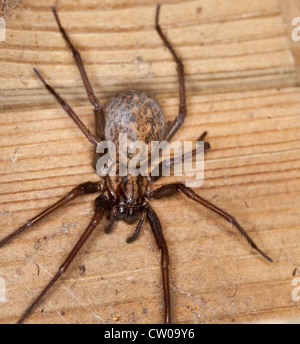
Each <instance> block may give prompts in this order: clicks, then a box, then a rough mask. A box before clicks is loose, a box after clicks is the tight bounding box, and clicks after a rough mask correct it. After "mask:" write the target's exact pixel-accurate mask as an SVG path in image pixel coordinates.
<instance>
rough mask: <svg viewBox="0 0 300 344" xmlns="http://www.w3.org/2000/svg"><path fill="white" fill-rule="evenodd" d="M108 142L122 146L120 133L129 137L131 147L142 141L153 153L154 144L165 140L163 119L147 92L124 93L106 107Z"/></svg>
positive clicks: (158, 107)
mask: <svg viewBox="0 0 300 344" xmlns="http://www.w3.org/2000/svg"><path fill="white" fill-rule="evenodd" d="M104 112H105V139H106V140H108V141H112V142H114V143H115V144H116V145H117V147H119V134H120V133H125V134H127V140H128V144H130V142H133V141H143V142H145V143H146V144H147V145H148V151H149V152H150V150H151V141H161V140H162V139H163V137H164V123H165V122H164V116H163V113H162V111H161V108H160V106H159V104H158V103H157V101H156V100H154V99H153V98H152V97H150V96H148V95H147V94H145V93H144V92H140V91H135V90H130V91H122V92H119V93H117V94H116V95H114V96H113V97H111V98H110V99H109V100H108V102H107V103H106V106H105V110H104Z"/></svg>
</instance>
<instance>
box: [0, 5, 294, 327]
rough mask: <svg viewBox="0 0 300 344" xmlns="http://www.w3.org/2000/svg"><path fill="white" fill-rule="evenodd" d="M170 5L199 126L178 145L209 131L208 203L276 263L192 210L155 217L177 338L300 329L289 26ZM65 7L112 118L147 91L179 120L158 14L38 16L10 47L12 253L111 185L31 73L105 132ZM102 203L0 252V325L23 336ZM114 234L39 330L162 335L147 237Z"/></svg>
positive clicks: (4, 120) (255, 13) (157, 275)
mask: <svg viewBox="0 0 300 344" xmlns="http://www.w3.org/2000/svg"><path fill="white" fill-rule="evenodd" d="M161 3H162V9H161V23H162V27H163V29H164V31H165V32H166V33H167V35H168V37H169V39H170V41H171V42H172V44H173V45H174V47H175V48H176V51H178V53H179V55H180V56H181V57H182V59H183V61H184V64H185V68H186V80H187V91H188V99H187V106H188V115H187V119H186V122H185V123H184V126H183V127H182V129H181V130H180V131H179V132H178V134H177V135H176V139H179V140H184V139H188V140H190V139H192V140H195V139H197V137H198V136H199V135H200V134H201V133H202V132H203V130H208V132H209V136H208V139H209V142H210V144H211V146H212V149H211V151H210V152H209V153H208V154H207V155H206V167H205V168H206V170H205V181H204V184H203V186H202V187H201V188H199V189H196V191H197V192H199V194H201V195H202V196H203V197H205V198H207V199H208V200H210V201H212V202H214V203H215V204H216V205H217V206H219V207H221V208H223V209H224V210H226V211H228V212H229V213H231V214H233V215H234V216H235V217H236V218H237V220H238V221H239V222H240V223H241V224H242V225H243V226H244V227H245V228H246V230H247V231H248V233H249V234H250V235H251V236H252V237H253V238H254V239H255V241H256V242H257V243H258V244H259V246H260V247H261V248H262V249H263V250H265V251H266V253H268V254H269V255H270V256H271V257H272V258H274V260H275V262H274V264H272V265H271V264H268V263H267V262H265V261H264V260H263V259H262V258H260V257H259V256H258V255H257V254H256V253H255V252H253V251H252V250H251V248H250V247H249V246H248V245H247V243H246V242H245V240H244V239H243V238H241V237H240V235H239V234H238V233H236V231H235V230H234V228H232V227H231V226H230V225H229V224H227V223H225V222H224V221H223V220H222V219H220V218H218V217H217V216H215V215H214V214H211V213H210V212H209V211H206V210H205V209H203V208H201V207H200V206H199V205H197V204H194V203H192V202H191V201H188V200H186V199H185V198H184V196H178V197H174V198H171V199H169V200H162V201H155V202H153V203H152V204H153V207H154V208H155V210H156V211H157V213H158V214H159V216H160V219H161V222H162V226H163V229H164V234H165V237H166V240H167V242H168V245H169V250H170V257H171V266H170V269H171V292H172V315H173V319H174V322H176V323H232V322H236V323H249V322H271V321H280V322H294V321H299V318H300V309H299V305H300V304H299V302H294V301H293V300H292V297H291V294H292V291H293V289H294V288H295V287H294V286H292V280H293V278H295V277H299V275H300V245H299V244H300V239H299V238H300V228H299V210H300V204H299V203H300V202H299V200H300V198H299V191H300V179H299V167H300V161H299V151H300V131H299V118H300V88H299V87H298V86H299V80H298V75H297V68H296V60H297V56H296V55H294V54H293V52H292V49H291V45H290V42H289V40H290V35H289V34H288V33H287V27H286V26H285V25H286V24H285V23H286V15H285V14H284V13H285V12H284V10H283V9H282V7H281V4H280V2H279V1H276V0H267V1H266V0H264V1H262V0H259V1H258V0H252V1H250V0H249V1H245V0H238V1H237V0H227V1H221V0H202V1H200V0H199V1H182V0H166V1H161ZM54 4H56V5H57V8H58V11H59V14H60V17H61V20H62V22H63V24H64V26H65V27H66V29H67V30H68V32H69V33H70V35H71V36H72V38H73V41H74V42H75V43H76V46H77V47H78V48H79V50H80V51H81V53H82V56H83V58H84V61H85V64H86V68H87V72H88V74H89V76H90V78H91V82H92V84H93V86H94V88H95V90H96V92H97V95H98V96H99V97H100V99H101V101H102V103H103V104H104V103H105V102H106V100H107V99H108V97H109V96H111V95H113V94H114V92H116V91H119V90H123V89H128V88H132V87H135V88H137V89H145V90H146V91H148V92H150V94H152V95H154V96H155V97H156V99H157V100H158V101H159V103H160V104H161V107H162V109H163V112H164V114H165V118H166V120H167V121H168V120H171V119H173V118H174V116H175V115H176V114H177V111H178V103H179V99H178V81H177V74H176V68H175V64H174V62H173V61H172V58H171V56H170V54H169V53H168V51H167V50H166V48H165V47H164V46H163V45H162V43H161V41H160V40H159V37H158V35H157V34H156V32H155V30H154V13H155V2H154V1H151V0H142V1H137V0H122V1H115V0H113V1H101V3H100V2H99V1H96V0H89V1H82V0H81V1H76V3H75V2H74V1H71V0H61V1H59V2H54V1H50V2H47V4H45V3H42V2H40V1H37V0H25V1H24V2H23V5H22V7H18V8H16V9H15V10H14V12H13V13H12V16H11V17H10V19H8V20H7V39H6V42H5V43H1V46H0V59H1V70H0V109H1V115H0V150H1V153H0V185H1V187H0V218H1V238H3V237H5V236H6V235H8V234H9V233H11V232H12V231H13V230H14V229H16V228H17V227H18V226H20V225H22V224H23V223H24V222H26V220H27V219H28V218H30V217H32V216H34V215H35V214H37V213H38V212H39V211H41V210H42V209H44V208H45V207H47V206H48V205H50V204H52V203H54V202H55V201H57V200H58V199H59V198H60V197H61V196H63V195H64V194H65V193H66V192H67V191H69V190H70V189H71V188H72V187H74V186H75V185H77V184H79V183H82V182H85V181H88V180H97V175H96V174H95V173H94V172H93V169H92V165H91V161H92V155H93V147H91V146H90V144H89V143H88V142H87V141H86V139H85V138H84V137H83V135H82V134H81V132H80V131H79V130H78V129H77V128H76V127H75V126H74V124H73V122H72V121H71V120H70V119H69V118H68V117H67V116H66V114H65V113H64V112H63V110H61V109H60V108H59V106H58V105H57V103H56V102H55V100H54V99H53V97H51V95H49V94H48V93H47V92H46V91H45V90H44V89H43V87H42V86H41V84H40V82H39V81H38V80H37V78H36V77H35V76H34V73H33V71H32V68H33V67H37V68H39V70H40V71H41V72H42V73H43V75H44V76H45V78H46V79H47V80H48V81H49V82H50V83H51V84H52V85H53V86H54V87H55V88H56V89H57V90H58V91H59V92H60V93H61V94H62V95H63V96H64V98H65V99H66V100H67V101H68V102H69V103H70V104H72V106H73V107H74V109H76V112H77V113H78V115H79V116H80V118H81V119H82V120H83V121H84V122H85V123H86V124H87V126H88V127H89V128H91V130H92V129H93V115H92V108H91V106H90V105H89V102H88V100H87V99H86V95H85V91H84V88H83V86H82V83H81V80H80V76H79V73H78V71H77V69H76V66H75V65H74V63H73V61H72V56H71V54H70V52H69V51H68V50H67V48H66V46H65V44H64V42H63V39H62V38H61V36H60V35H59V33H58V30H57V27H56V25H55V22H54V19H53V16H52V13H51V10H50V7H51V5H54ZM287 5H288V4H287ZM287 5H286V6H287ZM299 16H300V13H299ZM297 63H298V61H297ZM176 180H182V178H179V177H176V178H175V177H170V178H163V179H161V181H160V182H159V183H157V184H156V185H157V186H159V185H162V184H164V183H167V182H173V181H176ZM94 198H95V197H94V196H84V197H82V198H81V199H77V200H75V201H74V202H73V204H70V205H68V206H66V207H65V208H64V209H63V210H60V211H58V212H56V213H55V214H53V215H51V216H49V218H48V219H47V220H45V221H43V222H42V223H41V224H39V225H37V226H36V227H35V228H34V229H32V230H30V231H28V232H27V233H26V234H24V235H22V236H20V237H19V238H17V239H15V240H14V241H13V242H11V243H10V244H9V245H7V246H6V247H3V248H2V249H1V255H0V257H1V258H0V277H2V278H4V280H5V282H6V298H7V302H5V303H0V322H1V323H13V322H16V321H17V319H18V316H20V314H21V312H22V311H24V309H25V308H26V306H27V305H28V304H29V303H30V301H31V300H32V299H33V298H34V297H35V296H36V295H37V294H38V293H39V291H40V290H41V289H42V288H43V287H44V286H45V285H46V283H47V281H49V279H50V276H51V275H53V274H54V273H55V272H56V269H57V268H58V267H59V266H60V264H61V262H62V261H63V260H64V258H65V257H66V256H67V254H68V252H69V251H70V250H71V249H72V247H73V246H74V245H75V243H76V241H77V240H78V238H79V237H80V235H81V233H82V232H83V230H84V228H85V227H86V226H87V224H88V222H89V220H90V219H91V216H92V211H93V199H94ZM103 228H104V227H103V226H101V227H100V228H99V230H98V231H96V232H95V233H94V234H93V236H92V237H91V239H90V240H89V241H88V242H87V243H86V245H85V246H84V247H83V249H82V250H81V252H80V253H79V255H78V256H77V258H76V259H75V261H74V262H73V264H72V265H71V266H70V268H69V270H68V272H67V273H66V275H65V276H64V277H63V278H62V279H61V281H60V282H58V283H57V284H56V285H55V286H54V287H53V289H52V291H51V292H49V294H48V295H47V296H46V297H45V299H44V300H43V302H42V303H41V304H40V305H39V306H38V307H37V309H36V310H35V312H34V314H32V316H31V317H30V318H29V319H28V321H27V322H28V323H66V322H67V323H100V324H101V323H161V322H162V321H163V304H162V300H163V296H162V286H161V272H160V259H159V252H158V251H157V249H156V246H155V242H154V239H153V238H152V235H151V232H150V230H149V226H148V225H145V226H144V229H143V232H142V234H141V237H140V239H139V240H138V241H137V242H135V243H133V244H130V245H127V244H126V243H125V240H126V238H127V236H128V235H129V234H130V233H132V231H133V227H132V226H127V225H126V224H124V223H121V222H119V223H118V224H117V226H116V228H115V230H114V231H113V233H112V234H111V235H104V233H103ZM83 266H84V267H85V269H83V268H82V267H83ZM296 269H297V270H296ZM84 270H85V271H84ZM293 275H295V276H293ZM116 319H118V320H116Z"/></svg>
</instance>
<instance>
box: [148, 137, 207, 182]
mask: <svg viewBox="0 0 300 344" xmlns="http://www.w3.org/2000/svg"><path fill="white" fill-rule="evenodd" d="M206 135H207V132H206V131H205V132H204V133H202V134H201V135H200V137H199V138H198V139H197V142H198V141H203V140H204V138H205V136H206ZM209 149H210V144H209V143H208V142H204V153H206V152H207V151H208V150H209ZM196 153H197V148H196V149H193V150H192V151H190V152H188V153H187V154H185V155H184V157H183V156H178V157H176V158H171V159H167V160H163V161H161V162H160V163H159V164H158V165H156V166H155V167H154V169H153V170H152V171H151V173H150V180H151V182H156V181H157V180H158V179H160V178H161V177H162V176H163V171H164V169H167V168H169V167H170V166H175V165H177V164H179V163H181V162H182V161H184V159H189V158H191V157H193V156H195V155H196Z"/></svg>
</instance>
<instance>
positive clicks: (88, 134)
mask: <svg viewBox="0 0 300 344" xmlns="http://www.w3.org/2000/svg"><path fill="white" fill-rule="evenodd" d="M33 70H34V72H35V74H36V75H37V77H38V78H39V79H40V80H41V82H42V83H43V85H44V86H45V87H46V89H47V90H48V91H49V92H50V93H51V94H52V95H53V96H54V97H55V99H56V100H57V101H58V103H59V104H60V105H61V107H62V108H63V110H65V112H66V113H67V114H68V115H69V116H70V117H71V118H72V119H73V121H74V122H75V123H76V125H77V126H78V128H79V129H80V130H81V131H82V132H83V134H84V135H85V136H86V137H87V139H88V140H89V141H90V142H91V143H92V144H94V145H95V146H97V144H98V143H99V140H98V139H97V138H96V137H95V136H94V135H93V134H92V133H91V132H90V131H89V129H88V128H87V127H86V126H85V125H84V124H83V123H82V121H81V120H80V118H79V117H78V116H77V115H76V113H75V111H74V110H73V109H72V108H71V106H70V105H69V104H68V103H66V102H65V100H64V99H63V98H62V97H61V96H60V95H59V94H58V93H57V92H56V91H55V90H54V88H53V87H52V86H50V85H49V84H47V82H46V81H45V79H44V78H43V77H42V75H41V73H40V72H39V71H38V70H37V69H36V68H33Z"/></svg>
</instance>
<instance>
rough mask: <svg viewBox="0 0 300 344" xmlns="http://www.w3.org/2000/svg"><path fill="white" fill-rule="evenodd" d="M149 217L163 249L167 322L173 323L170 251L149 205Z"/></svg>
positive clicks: (162, 269)
mask: <svg viewBox="0 0 300 344" xmlns="http://www.w3.org/2000/svg"><path fill="white" fill-rule="evenodd" d="M146 210H147V218H148V221H149V223H150V226H151V229H152V231H153V234H154V237H155V240H156V243H157V246H158V248H159V249H160V250H161V271H162V278H163V289H164V300H165V324H171V303H170V285H169V269H168V267H169V253H168V247H167V244H166V241H165V239H164V236H163V233H162V229H161V224H160V221H159V218H158V216H157V215H156V213H155V211H154V210H153V209H152V208H151V206H150V205H147V207H146Z"/></svg>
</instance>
